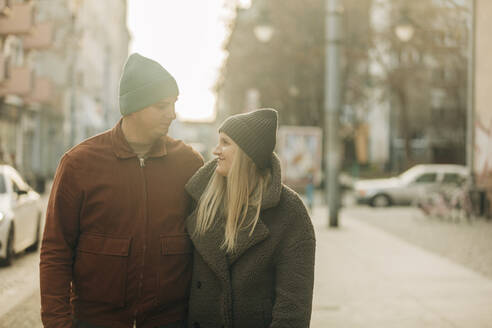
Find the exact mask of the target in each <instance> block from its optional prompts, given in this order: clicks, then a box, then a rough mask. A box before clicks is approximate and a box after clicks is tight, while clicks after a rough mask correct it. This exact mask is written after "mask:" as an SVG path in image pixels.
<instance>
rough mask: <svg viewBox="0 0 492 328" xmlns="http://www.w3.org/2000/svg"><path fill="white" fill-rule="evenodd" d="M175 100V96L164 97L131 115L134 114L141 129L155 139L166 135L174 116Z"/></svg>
mask: <svg viewBox="0 0 492 328" xmlns="http://www.w3.org/2000/svg"><path fill="white" fill-rule="evenodd" d="M177 100H178V98H177V97H169V98H164V99H162V100H161V101H159V102H157V103H155V104H153V105H151V106H149V107H145V108H144V109H141V110H139V111H138V112H135V113H132V114H131V115H134V119H135V121H136V122H137V124H138V125H139V127H140V128H141V129H142V130H144V131H146V132H147V133H148V134H149V135H150V136H152V138H155V139H157V138H160V137H162V136H165V135H167V132H168V130H169V126H170V125H171V122H172V121H173V120H174V119H175V118H176V112H175V108H174V105H175V103H176V101H177Z"/></svg>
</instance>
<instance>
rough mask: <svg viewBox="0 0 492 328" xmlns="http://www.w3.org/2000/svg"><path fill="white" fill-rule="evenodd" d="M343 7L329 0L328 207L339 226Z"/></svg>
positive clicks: (337, 0) (332, 223)
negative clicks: (339, 126) (339, 137)
mask: <svg viewBox="0 0 492 328" xmlns="http://www.w3.org/2000/svg"><path fill="white" fill-rule="evenodd" d="M342 14H343V7H342V3H341V1H340V0H326V25H325V27H326V31H325V35H326V42H325V43H326V56H325V92H324V94H325V101H324V104H325V108H324V110H325V134H326V135H327V136H328V140H327V141H326V143H325V145H326V146H325V147H326V148H325V149H326V152H325V156H326V158H325V166H326V167H325V172H326V173H327V174H325V186H326V187H327V193H326V194H325V196H326V197H327V203H328V208H329V227H338V210H339V208H340V190H339V189H340V188H339V182H338V181H339V180H338V174H339V165H340V152H339V140H338V125H339V121H338V120H339V112H340V104H341V94H340V43H341V23H342V22H341V19H342Z"/></svg>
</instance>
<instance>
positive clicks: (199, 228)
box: [193, 147, 271, 253]
mask: <svg viewBox="0 0 492 328" xmlns="http://www.w3.org/2000/svg"><path fill="white" fill-rule="evenodd" d="M270 180H271V173H270V171H269V170H268V169H266V170H259V169H258V168H257V166H256V165H255V163H254V162H253V161H252V160H251V159H250V158H249V157H248V155H246V154H245V153H244V152H243V151H242V150H241V148H239V147H238V148H237V150H236V154H235V156H234V159H233V161H232V165H231V168H230V170H229V173H228V175H227V178H226V177H224V176H221V175H220V174H218V173H217V172H214V173H213V175H212V178H211V179H210V181H209V183H208V185H207V187H206V189H205V191H204V193H203V194H202V196H201V197H200V200H199V201H198V210H197V225H196V229H195V231H194V232H193V233H194V234H195V235H203V234H204V233H205V232H206V231H207V230H209V229H210V228H211V227H212V225H214V224H217V222H216V221H218V220H220V219H222V218H224V217H225V233H224V241H223V243H222V245H221V248H223V249H225V250H226V251H227V252H228V253H232V252H233V251H234V250H235V247H236V243H237V236H238V234H239V231H240V230H245V229H248V228H251V230H250V232H249V236H251V235H252V234H253V231H254V229H255V227H256V224H257V223H258V219H259V217H260V209H261V201H262V199H263V195H264V192H265V189H266V188H267V186H268V184H269V183H270ZM250 208H251V209H254V208H255V210H256V213H255V215H254V217H253V218H252V219H251V220H250V222H246V219H247V213H248V210H250Z"/></svg>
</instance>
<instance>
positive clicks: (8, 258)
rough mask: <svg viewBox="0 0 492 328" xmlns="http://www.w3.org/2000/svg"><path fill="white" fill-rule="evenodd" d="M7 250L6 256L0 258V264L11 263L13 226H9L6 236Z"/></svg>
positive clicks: (12, 256) (12, 255)
mask: <svg viewBox="0 0 492 328" xmlns="http://www.w3.org/2000/svg"><path fill="white" fill-rule="evenodd" d="M6 247H7V252H6V255H5V256H6V257H5V258H4V259H0V265H3V266H7V265H10V264H12V260H13V258H14V255H15V252H14V227H12V226H10V228H9V234H8V237H7V245H6Z"/></svg>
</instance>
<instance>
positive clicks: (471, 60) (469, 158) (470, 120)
mask: <svg viewBox="0 0 492 328" xmlns="http://www.w3.org/2000/svg"><path fill="white" fill-rule="evenodd" d="M475 21H476V0H470V24H469V35H468V76H467V79H468V83H467V84H468V88H467V106H466V107H467V115H466V116H467V117H466V166H467V168H468V172H469V174H470V177H471V182H472V185H473V186H474V185H475V176H474V164H475V163H474V162H475V159H474V156H475V153H474V147H475V31H476V22H475Z"/></svg>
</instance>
